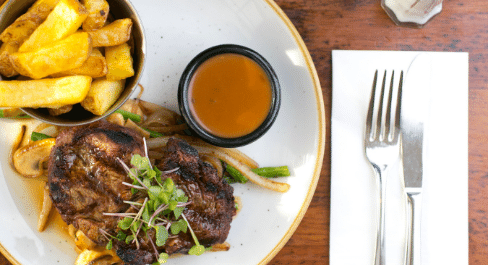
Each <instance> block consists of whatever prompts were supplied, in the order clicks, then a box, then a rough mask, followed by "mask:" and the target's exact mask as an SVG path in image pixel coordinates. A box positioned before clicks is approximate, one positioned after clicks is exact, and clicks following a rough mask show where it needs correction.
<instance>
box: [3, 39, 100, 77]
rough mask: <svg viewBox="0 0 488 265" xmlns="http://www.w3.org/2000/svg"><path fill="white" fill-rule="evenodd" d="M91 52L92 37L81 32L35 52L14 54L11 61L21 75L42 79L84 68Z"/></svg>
mask: <svg viewBox="0 0 488 265" xmlns="http://www.w3.org/2000/svg"><path fill="white" fill-rule="evenodd" d="M91 50H92V48H91V40H90V37H89V36H88V34H87V33H86V32H79V33H75V34H73V35H71V36H69V37H67V38H65V39H63V40H60V41H57V42H54V43H52V44H50V45H48V46H45V47H43V48H41V49H39V50H36V51H33V52H25V53H22V52H17V53H13V54H12V55H11V56H10V61H11V62H12V64H13V66H14V69H15V70H16V71H17V72H19V73H20V74H21V75H24V76H28V77H31V78H33V79H40V78H43V77H46V76H49V75H51V74H54V73H58V72H61V71H67V70H71V69H74V68H78V67H80V66H82V65H83V63H85V61H86V60H87V59H88V56H89V55H90V54H91Z"/></svg>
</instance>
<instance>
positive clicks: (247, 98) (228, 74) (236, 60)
mask: <svg viewBox="0 0 488 265" xmlns="http://www.w3.org/2000/svg"><path fill="white" fill-rule="evenodd" d="M189 102H190V110H191V113H192V115H193V116H194V117H195V118H196V120H197V122H198V123H199V124H200V125H202V127H204V128H205V130H207V131H208V132H210V133H211V134H213V135H216V136H219V137H223V138H237V137H241V136H245V135H247V134H249V133H251V132H253V131H254V130H256V129H257V128H258V127H259V126H260V125H261V124H262V123H263V122H264V120H265V119H266V117H267V115H268V112H269V110H270V108H271V102H272V89H271V83H270V81H269V78H268V76H267V75H266V73H265V72H264V70H263V69H262V68H261V67H260V66H259V65H258V64H257V63H256V62H255V61H253V60H252V59H250V58H248V57H246V56H244V55H240V54H233V53H228V54H220V55H216V56H214V57H212V58H210V59H208V60H206V61H205V62H204V63H202V64H201V65H200V66H199V67H198V69H197V70H196V72H195V74H194V75H193V77H192V80H191V82H190V87H189Z"/></svg>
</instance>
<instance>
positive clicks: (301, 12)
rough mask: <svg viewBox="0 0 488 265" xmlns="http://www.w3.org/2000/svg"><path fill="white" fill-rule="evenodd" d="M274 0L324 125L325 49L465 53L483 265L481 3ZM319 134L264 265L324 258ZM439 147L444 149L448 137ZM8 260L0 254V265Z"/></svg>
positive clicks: (476, 230) (484, 12)
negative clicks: (410, 11) (295, 219)
mask: <svg viewBox="0 0 488 265" xmlns="http://www.w3.org/2000/svg"><path fill="white" fill-rule="evenodd" d="M275 1H276V3H277V4H278V5H279V6H280V7H281V8H282V9H283V11H284V12H285V13H286V14H287V15H288V17H289V18H290V20H291V21H292V23H293V24H294V25H295V27H296V28H297V30H298V32H299V33H300V34H301V36H302V38H303V40H304V41H305V43H306V45H307V47H308V50H309V51H310V54H311V55H312V58H313V61H314V63H315V66H316V68H317V72H318V75H319V78H320V82H321V85H322V91H323V96H324V103H325V111H326V118H327V127H329V126H330V110H331V97H332V79H331V50H333V49H344V50H351V49H354V50H402V51H453V52H456V51H463V52H469V71H470V72H469V88H470V89H469V259H470V264H473V265H476V264H488V219H487V218H488V216H487V215H486V213H485V210H486V206H487V205H488V189H487V187H486V186H487V185H488V161H487V160H488V107H487V106H488V104H487V103H488V71H487V70H488V69H487V68H488V63H487V60H488V1H487V0H469V1H465V0H444V3H443V10H442V12H441V14H440V15H438V16H437V17H435V18H434V19H433V20H432V21H431V22H430V23H429V24H427V25H426V26H425V27H424V28H422V29H410V28H403V27H398V26H396V25H395V24H394V23H393V22H392V21H391V20H390V19H389V17H388V16H387V15H386V13H385V12H384V11H383V9H382V8H381V6H380V0H275ZM0 2H2V1H1V0H0ZM453 126H455V124H453ZM485 130H486V131H485ZM326 139H327V140H326V145H325V157H324V162H323V168H322V172H321V176H320V180H319V183H318V186H317V190H316V192H315V195H314V197H313V200H312V202H311V204H310V208H309V209H308V211H307V213H306V214H305V217H304V219H303V221H302V222H301V224H300V226H299V227H298V229H297V231H296V233H295V234H294V235H293V236H292V237H291V239H290V240H289V241H288V243H287V244H286V246H285V247H284V248H283V249H282V250H281V251H280V252H279V253H278V254H277V256H276V257H275V258H274V259H273V260H272V261H271V262H270V264H273V265H277V264H328V263H329V215H330V208H329V205H330V133H329V131H327V135H326ZM453 140H455V139H453ZM446 145H447V147H446V150H448V149H447V148H448V145H449V143H446ZM485 192H486V194H485ZM446 236H449V231H446ZM446 255H449V253H446ZM7 264H10V263H8V261H7V260H6V259H5V258H4V257H3V256H1V255H0V265H7Z"/></svg>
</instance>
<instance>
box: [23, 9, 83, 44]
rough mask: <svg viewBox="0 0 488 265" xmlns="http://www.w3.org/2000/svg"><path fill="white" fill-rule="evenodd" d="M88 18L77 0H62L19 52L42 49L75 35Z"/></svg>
mask: <svg viewBox="0 0 488 265" xmlns="http://www.w3.org/2000/svg"><path fill="white" fill-rule="evenodd" d="M87 16H88V12H87V11H86V9H85V7H84V6H83V5H81V4H80V3H79V2H78V1H77V0H60V1H59V2H58V4H57V5H56V7H54V9H53V11H52V12H51V13H50V14H49V15H48V16H47V18H46V20H45V21H44V22H43V23H42V24H41V25H39V27H37V29H36V30H34V32H33V33H32V35H30V37H29V38H28V39H27V40H26V41H25V42H24V43H23V44H22V45H21V46H20V48H19V52H29V51H35V50H37V49H40V48H41V47H43V46H46V45H49V44H50V43H52V42H55V41H58V40H61V39H64V38H66V37H67V36H69V35H71V34H73V33H75V32H76V31H77V30H78V28H79V27H80V26H81V23H83V21H84V20H85V19H86V17H87Z"/></svg>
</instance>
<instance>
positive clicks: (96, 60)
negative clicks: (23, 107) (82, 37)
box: [0, 48, 108, 78]
mask: <svg viewBox="0 0 488 265" xmlns="http://www.w3.org/2000/svg"><path fill="white" fill-rule="evenodd" d="M0 56H1V54H0ZM0 58H1V57H0ZM107 72H108V68H107V61H106V60H105V57H104V56H103V54H102V53H101V52H100V50H98V49H97V48H94V49H93V50H92V53H91V54H90V57H88V59H87V60H86V61H85V62H84V63H83V65H81V66H80V67H78V68H74V69H71V70H68V71H63V72H59V73H55V74H52V75H51V76H52V77H61V76H68V75H87V76H91V77H93V78H97V77H103V76H105V75H107Z"/></svg>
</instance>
